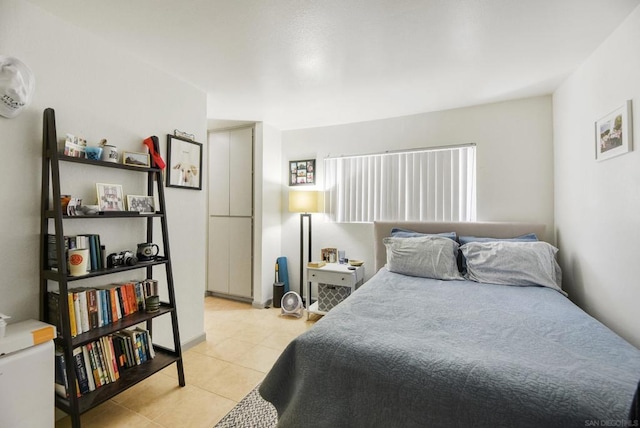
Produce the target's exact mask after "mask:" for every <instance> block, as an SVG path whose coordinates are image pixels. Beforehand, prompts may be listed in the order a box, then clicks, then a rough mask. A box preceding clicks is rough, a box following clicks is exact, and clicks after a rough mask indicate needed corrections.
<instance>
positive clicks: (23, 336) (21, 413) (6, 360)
mask: <svg viewBox="0 0 640 428" xmlns="http://www.w3.org/2000/svg"><path fill="white" fill-rule="evenodd" d="M55 335H56V332H55V327H54V326H51V325H49V324H45V323H43V322H40V321H35V320H29V321H23V322H19V323H16V324H10V325H8V326H7V328H6V334H5V337H4V338H0V427H2V428H31V427H33V428H46V427H53V426H54V424H55V407H54V387H53V385H54V346H53V338H54V337H55Z"/></svg>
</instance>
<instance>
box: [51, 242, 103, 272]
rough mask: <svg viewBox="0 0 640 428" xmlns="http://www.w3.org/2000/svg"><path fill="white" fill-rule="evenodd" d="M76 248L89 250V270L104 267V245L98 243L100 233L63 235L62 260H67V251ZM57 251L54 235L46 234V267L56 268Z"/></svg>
mask: <svg viewBox="0 0 640 428" xmlns="http://www.w3.org/2000/svg"><path fill="white" fill-rule="evenodd" d="M76 248H87V249H88V250H89V266H88V268H89V270H98V269H106V268H107V261H106V254H105V252H106V247H105V246H104V245H101V244H100V235H95V234H88V235H77V236H65V237H64V250H65V256H64V260H67V254H68V253H67V252H68V251H69V250H73V249H76ZM57 254H58V251H57V250H56V235H52V234H49V235H47V267H48V268H49V269H53V270H55V269H58V259H57V257H56V256H57Z"/></svg>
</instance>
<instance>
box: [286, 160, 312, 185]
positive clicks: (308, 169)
mask: <svg viewBox="0 0 640 428" xmlns="http://www.w3.org/2000/svg"><path fill="white" fill-rule="evenodd" d="M315 183H316V160H315V159H306V160H297V161H289V186H299V185H302V184H315Z"/></svg>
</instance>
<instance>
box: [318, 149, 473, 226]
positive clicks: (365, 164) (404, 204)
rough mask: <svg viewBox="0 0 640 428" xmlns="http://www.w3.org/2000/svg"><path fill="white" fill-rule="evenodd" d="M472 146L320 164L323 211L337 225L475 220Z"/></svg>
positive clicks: (335, 160) (407, 152)
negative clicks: (321, 165) (385, 221)
mask: <svg viewBox="0 0 640 428" xmlns="http://www.w3.org/2000/svg"><path fill="white" fill-rule="evenodd" d="M475 149H476V148H475V145H466V146H456V147H450V148H437V149H423V150H412V151H405V152H394V153H384V154H374V155H363V156H353V157H340V158H327V159H325V160H324V180H325V183H324V184H325V212H326V213H327V214H328V215H329V217H330V218H331V219H332V220H333V221H336V222H341V223H358V222H373V221H375V220H387V221H393V220H404V221H474V220H475V219H476V185H475V183H476V150H475Z"/></svg>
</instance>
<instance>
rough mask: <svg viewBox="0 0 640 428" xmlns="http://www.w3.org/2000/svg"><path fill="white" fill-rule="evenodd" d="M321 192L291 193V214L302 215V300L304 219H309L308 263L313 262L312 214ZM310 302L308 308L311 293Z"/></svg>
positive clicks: (315, 210)
mask: <svg viewBox="0 0 640 428" xmlns="http://www.w3.org/2000/svg"><path fill="white" fill-rule="evenodd" d="M319 194H320V192H319V191H317V190H312V191H300V190H292V191H290V192H289V212H292V213H300V294H301V295H302V300H305V298H304V280H303V275H304V265H305V262H304V219H305V218H307V219H308V222H307V223H308V228H307V234H308V235H307V241H308V250H307V261H308V262H310V261H311V213H317V212H318V197H319ZM307 298H308V301H307V300H305V304H306V307H307V308H308V307H309V305H310V304H311V292H310V291H309V296H307Z"/></svg>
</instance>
